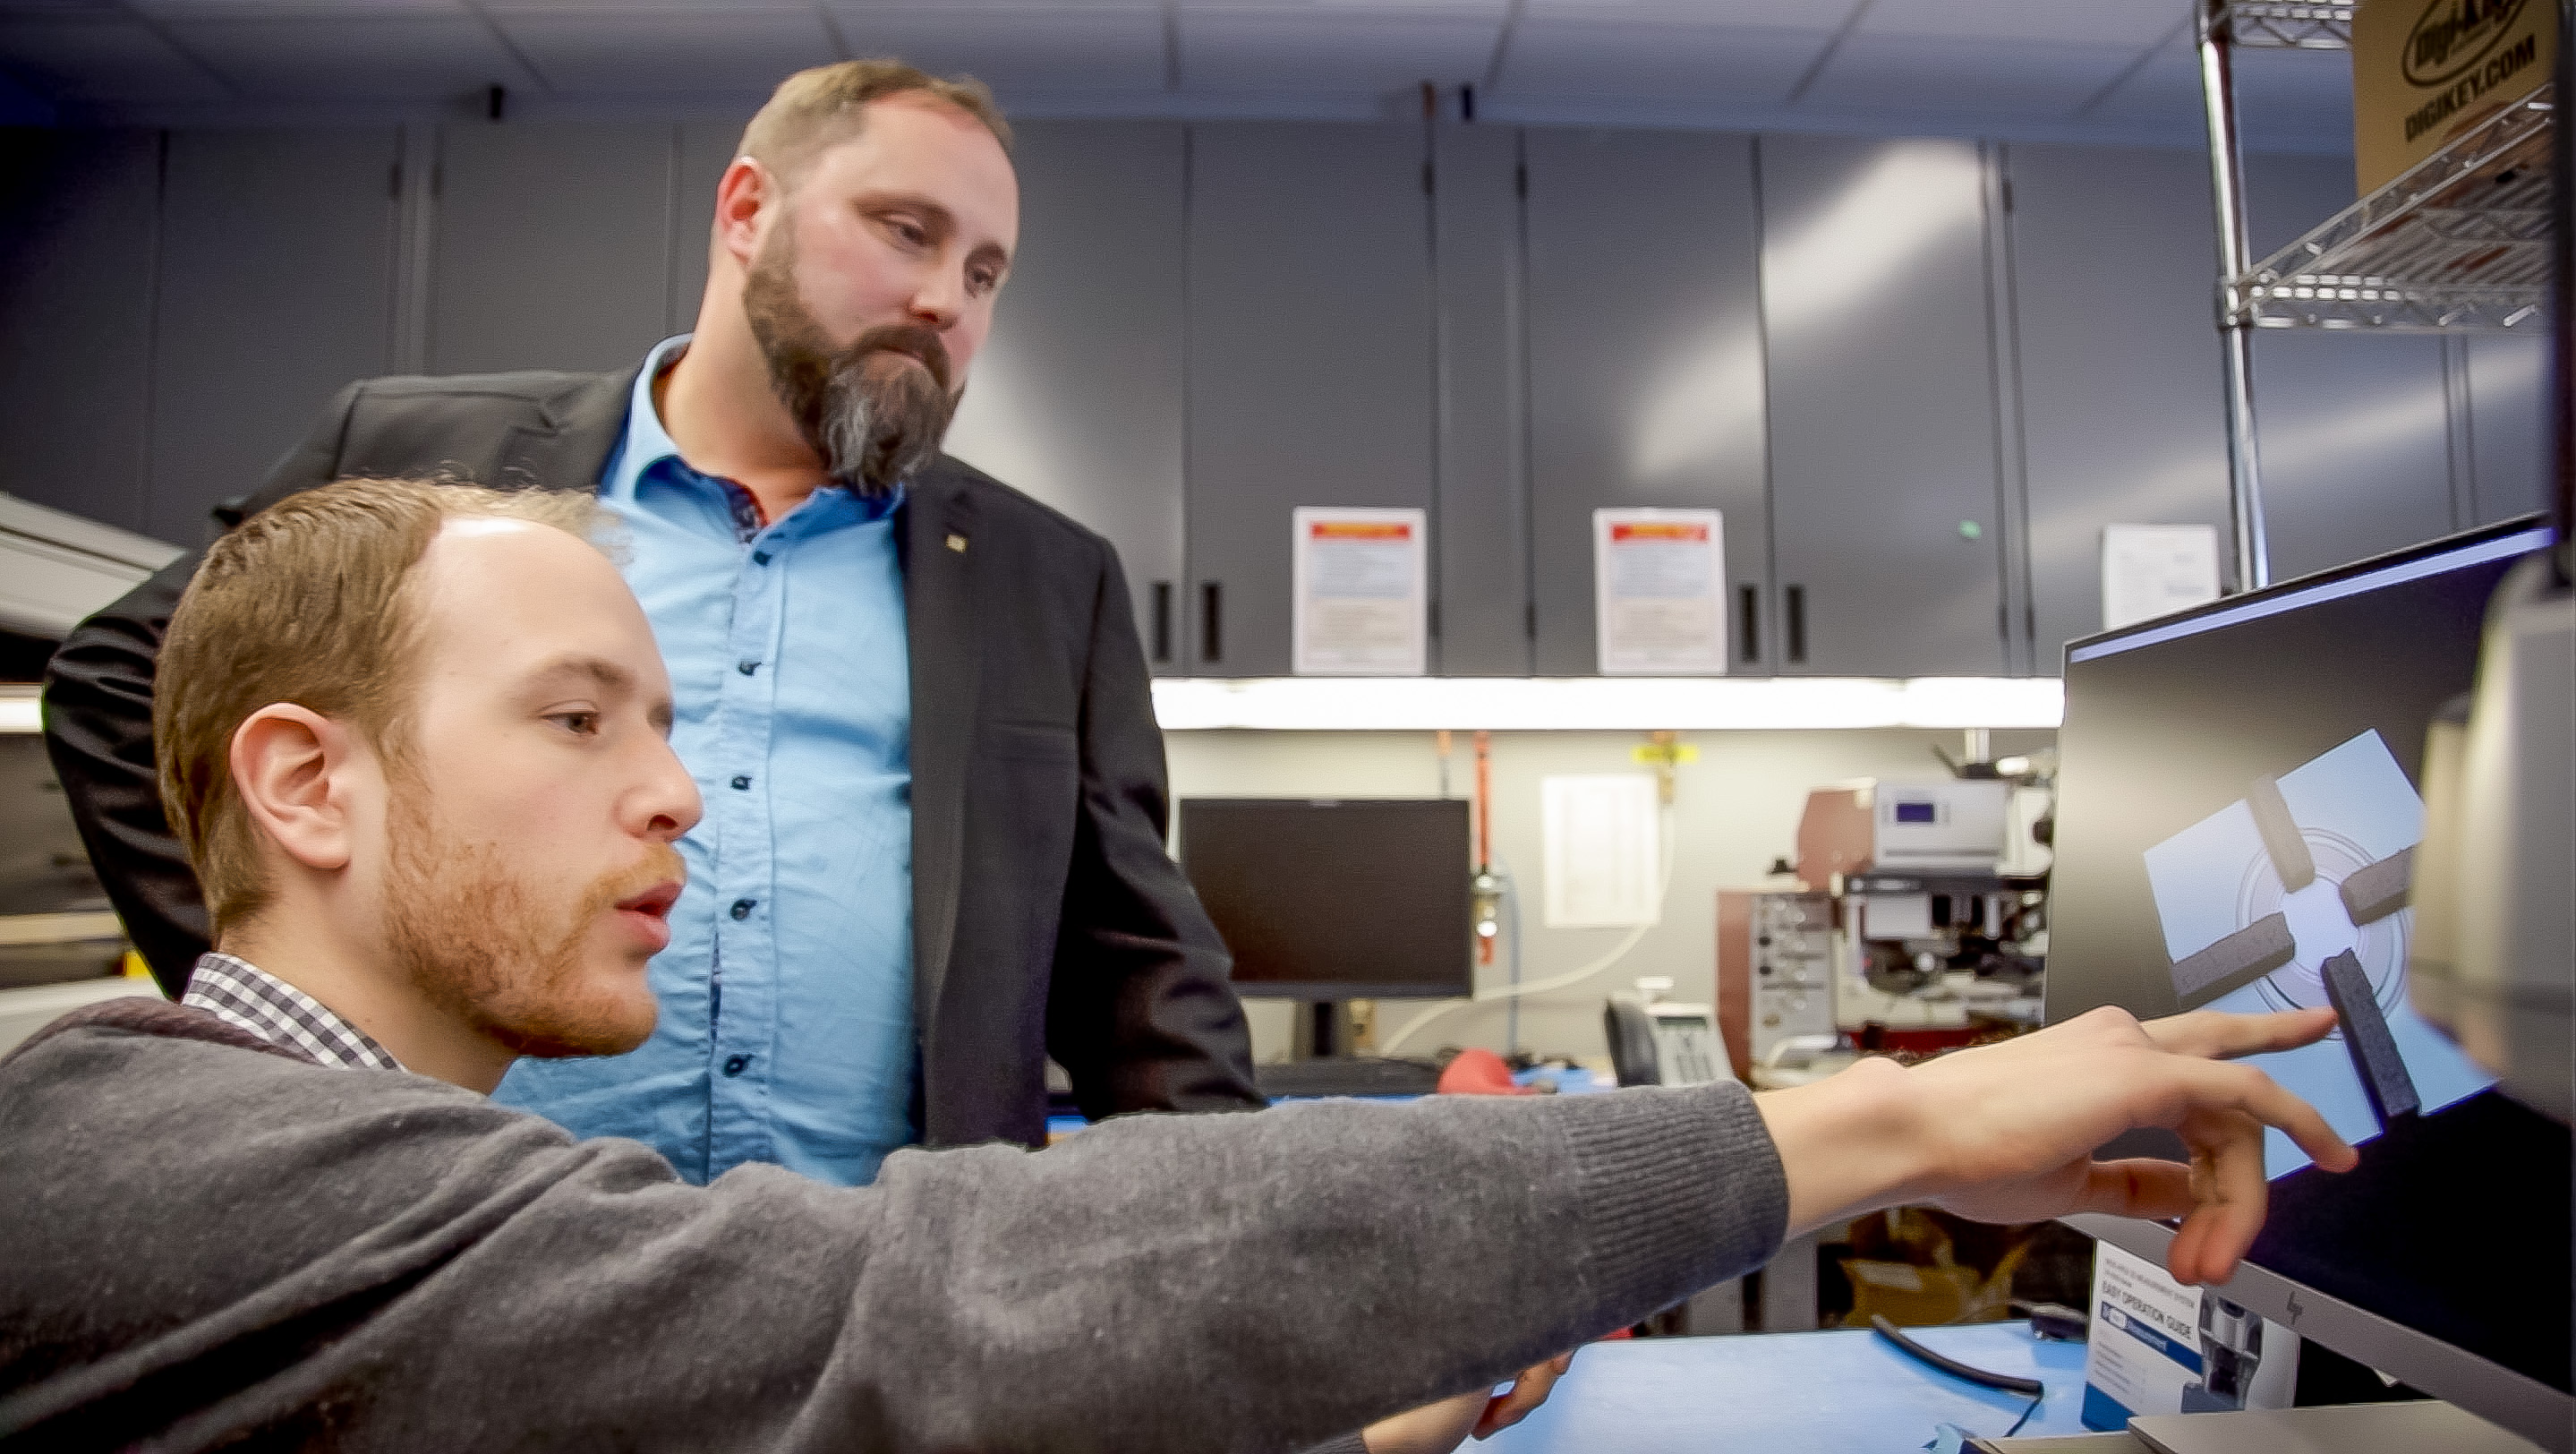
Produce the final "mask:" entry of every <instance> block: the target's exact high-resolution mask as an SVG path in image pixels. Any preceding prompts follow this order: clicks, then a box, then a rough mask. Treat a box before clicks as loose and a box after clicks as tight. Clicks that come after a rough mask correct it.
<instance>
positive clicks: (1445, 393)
mask: <svg viewBox="0 0 2576 1454" xmlns="http://www.w3.org/2000/svg"><path fill="white" fill-rule="evenodd" d="M1432 148H1433V151H1432V165H1433V168H1434V174H1435V176H1436V177H1437V179H1438V187H1437V189H1436V191H1435V192H1434V194H1433V196H1432V199H1431V221H1432V229H1433V244H1432V258H1433V266H1434V270H1435V273H1436V276H1435V278H1434V280H1433V281H1434V287H1435V289H1436V293H1435V312H1434V314H1433V327H1434V328H1435V329H1436V330H1437V332H1436V333H1435V334H1434V336H1433V340H1432V344H1433V350H1434V357H1435V360H1436V366H1437V368H1438V371H1439V409H1438V430H1439V434H1438V441H1437V442H1438V450H1439V461H1438V489H1437V492H1436V493H1437V498H1438V503H1437V504H1436V505H1435V506H1434V508H1433V511H1432V516H1431V550H1432V559H1433V561H1434V565H1433V582H1432V584H1433V587H1434V592H1435V593H1434V595H1433V597H1432V599H1433V600H1434V601H1435V602H1436V603H1437V605H1438V611H1439V616H1438V624H1439V631H1438V633H1437V634H1436V635H1435V637H1434V638H1433V640H1432V643H1431V648H1432V650H1431V662H1432V669H1433V670H1434V671H1436V672H1440V673H1442V674H1444V675H1448V676H1527V675H1529V672H1530V633H1529V606H1530V573H1529V525H1530V519H1529V428H1528V422H1527V420H1528V415H1527V406H1528V402H1529V363H1528V356H1527V353H1526V348H1527V344H1528V337H1529V335H1528V331H1527V323H1528V318H1529V290H1528V278H1527V275H1526V272H1525V269H1524V267H1523V261H1524V258H1523V249H1522V235H1521V199H1520V195H1519V189H1518V187H1517V186H1516V185H1515V181H1514V178H1515V174H1516V173H1517V172H1518V170H1519V168H1520V148H1521V132H1520V130H1519V128H1517V127H1508V126H1448V125H1444V126H1442V127H1440V128H1439V129H1438V130H1437V131H1436V132H1435V133H1434V134H1433V137H1432Z"/></svg>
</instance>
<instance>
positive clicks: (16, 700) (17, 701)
mask: <svg viewBox="0 0 2576 1454" xmlns="http://www.w3.org/2000/svg"><path fill="white" fill-rule="evenodd" d="M44 730H45V723H44V718H43V715H42V714H41V712H40V711H39V710H38V708H37V705H36V689H35V688H34V687H0V732H42V731H44Z"/></svg>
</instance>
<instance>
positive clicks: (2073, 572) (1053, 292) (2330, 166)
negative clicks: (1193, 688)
mask: <svg viewBox="0 0 2576 1454" xmlns="http://www.w3.org/2000/svg"><path fill="white" fill-rule="evenodd" d="M737 129H738V127H737V123H736V122H735V121H733V120H732V119H729V118H722V117H715V118H701V119H693V120H685V121H636V122H621V123H578V124H576V123H553V122H543V123H521V122H511V123H505V124H500V125H490V124H482V123H465V124H458V125H449V126H441V127H426V126H411V127H405V128H400V129H395V128H377V129H363V128H350V129H345V130H327V129H308V130H300V131H243V130H229V131H226V130H200V131H177V132H104V133H83V132H48V131H11V132H0V416H5V418H6V420H7V434H8V442H9V446H10V447H9V449H8V450H7V451H6V452H5V453H0V490H6V491H7V492H9V493H12V494H17V495H22V496H25V497H27V498H30V499H34V500H37V501H40V502H42V503H45V504H49V505H54V506H57V507H59V508H63V509H68V510H71V511H74V512H75V513H79V514H83V515H87V516H91V517H93V518H96V519H99V520H102V521H105V522H107V523H110V524H115V525H121V526H125V527H127V528H130V529H136V530H141V531H144V532H146V533H149V534H153V535H157V536H160V537H162V538H165V539H170V540H174V541H178V542H181V543H193V542H194V541H195V540H197V539H198V538H200V536H201V534H202V531H203V529H204V523H203V522H204V519H205V512H206V509H207V507H208V506H209V505H211V504H213V503H214V502H216V501H218V500H221V499H224V498H227V497H230V496H233V495H237V494H240V493H242V492H243V491H245V490H248V489H250V488H252V487H253V486H254V485H255V484H256V483H257V481H258V479H259V478H260V476H261V475H262V474H263V472H264V471H265V470H266V469H267V468H268V467H269V465H270V463H271V462H272V461H273V460H274V459H275V458H276V457H277V456H278V454H279V453H280V452H281V451H283V450H284V449H286V448H287V447H288V446H290V445H291V444H292V443H293V442H294V441H295V440H296V438H297V437H298V436H299V435H300V434H301V432H302V431H303V430H304V429H305V428H306V427H308V424H309V421H311V420H312V419H313V418H314V417H315V416H316V414H317V412H318V411H319V410H320V409H321V408H322V406H323V405H324V404H325V403H326V402H327V401H328V399H329V397H330V395H331V393H332V392H333V390H334V389H335V388H336V387H338V386H339V385H340V384H341V383H343V382H345V381H346V380H348V379H351V378H355V377H362V376H366V375H370V374H376V373H385V372H420V371H428V372H449V371H462V370H476V369H495V368H531V367H544V368H586V369H599V368H616V367H620V366H625V365H628V364H631V363H632V362H633V361H634V360H635V359H636V358H638V357H639V356H640V355H641V353H642V352H643V350H644V348H645V347H646V346H647V345H648V344H650V343H651V342H652V341H653V340H654V339H656V338H658V337H661V336H663V335H664V334H665V333H666V332H669V331H674V330H678V329H682V328H685V327H687V326H688V325H689V321H690V319H691V318H692V317H693V316H694V312H695V305H696V298H697V294H698V291H699V289H700V288H701V286H702V285H703V280H704V277H705V267H706V248H707V217H708V213H709V211H710V206H711V202H712V198H713V191H714V185H715V181H716V177H717V175H718V174H719V173H720V172H721V171H722V169H723V166H724V163H725V162H726V160H727V159H728V158H729V156H730V154H731V150H732V143H733V140H734V137H735V135H736V133H737ZM1022 138H1023V140H1022V144H1021V153H1020V165H1021V171H1022V173H1023V178H1024V188H1025V192H1026V228H1025V235H1024V238H1023V243H1024V247H1023V266H1022V268H1021V271H1020V274H1019V276H1018V277H1017V278H1016V279H1015V281H1014V283H1013V285H1012V287H1011V288H1010V289H1009V290H1006V292H1005V294H1004V297H1003V301H1002V305H1001V315H1000V321H999V324H998V326H997V329H996V332H995V335H994V339H993V342H992V343H991V345H990V347H989V349H988V352H987V354H986V356H985V358H984V360H983V361H982V363H981V365H980V366H979V367H978V369H977V370H976V373H975V377H974V386H973V388H972V389H970V391H969V394H968V402H967V404H966V407H965V409H964V411H963V412H962V414H961V417H960V419H959V422H958V425H957V428H956V430H955V433H954V434H953V436H952V440H951V443H952V447H953V448H954V449H955V451H956V452H957V453H958V454H959V455H960V456H962V457H963V458H965V459H967V460H968V461H970V462H973V463H977V464H980V465H983V466H985V467H987V468H990V469H992V470H993V471H994V472H995V473H997V474H999V475H1001V476H1002V477H1003V478H1005V479H1008V480H1010V481H1012V482H1013V483H1015V484H1017V485H1019V486H1021V487H1022V488H1024V489H1027V490H1028V491H1029V492H1030V493H1032V494H1034V495H1036V496H1038V497H1039V498H1040V499H1043V500H1045V501H1047V502H1048V503H1050V504H1053V505H1055V506H1057V507H1058V508H1060V509H1063V510H1065V511H1067V512H1068V513H1069V514H1071V515H1073V516H1074V517H1075V518H1077V519H1080V520H1083V521H1085V522H1086V523H1088V524H1090V525H1091V526H1093V528H1095V529H1098V530H1100V531H1101V532H1102V533H1103V534H1105V535H1107V536H1108V537H1109V538H1110V539H1111V540H1112V541H1113V542H1114V543H1115V544H1116V545H1117V546H1118V547H1119V550H1120V552H1121V555H1122V557H1123V558H1124V559H1125V560H1126V562H1127V564H1128V568H1129V571H1128V573H1129V576H1130V584H1131V587H1132V589H1133V592H1134V601H1135V604H1136V607H1137V612H1138V618H1139V623H1140V626H1141V627H1142V628H1143V630H1142V634H1143V635H1144V636H1145V638H1146V641H1147V645H1148V649H1149V650H1151V649H1152V648H1153V646H1154V645H1155V644H1156V632H1155V626H1156V624H1157V621H1158V619H1159V620H1160V622H1161V623H1162V624H1163V625H1165V626H1166V627H1167V632H1166V633H1165V634H1166V636H1167V637H1168V646H1169V650H1168V651H1167V652H1166V653H1165V654H1164V656H1163V657H1162V659H1159V660H1158V661H1157V662H1156V668H1157V670H1160V671H1165V672H1181V673H1196V672H1205V673H1223V674H1258V673H1268V672H1277V671H1282V670H1284V669H1285V668H1286V665H1287V646H1288V626H1287V600H1286V595H1287V590H1286V586H1287V554H1288V552H1287V531H1286V528H1285V526H1286V521H1287V513H1288V510H1289V508H1290V507H1291V506H1292V505H1295V504H1300V503H1314V504H1414V505H1423V506H1425V507H1427V508H1429V509H1430V510H1431V511H1432V512H1433V521H1434V539H1433V547H1434V557H1433V559H1434V570H1435V573H1436V579H1435V581H1434V590H1433V599H1434V602H1435V605H1436V607H1437V617H1436V619H1435V622H1434V657H1433V660H1434V663H1435V666H1436V668H1437V669H1439V670H1443V671H1447V672H1450V673H1455V674H1517V673H1523V672H1529V671H1533V670H1535V671H1538V672H1541V673H1546V674H1579V673H1583V672H1586V671H1588V670H1590V667H1591V652H1592V642H1591V637H1592V622H1591V611H1592V591H1591V584H1590V559H1589V549H1588V522H1589V515H1590V512H1591V511H1592V510H1593V509H1595V508H1599V507H1602V506H1608V505H1641V504H1673V505H1685V504H1707V505H1714V506H1717V507H1718V508H1721V509H1723V510H1724V511H1725V512H1726V517H1727V525H1728V532H1727V533H1728V556H1729V569H1730V577H1731V580H1732V582H1733V583H1734V584H1735V585H1737V586H1738V587H1740V588H1746V589H1749V591H1750V593H1751V594H1750V597H1749V599H1745V598H1739V599H1738V600H1734V601H1730V606H1734V607H1739V608H1740V607H1741V606H1743V605H1748V604H1749V605H1750V606H1752V607H1753V611H1752V616H1753V619H1754V622H1755V626H1756V629H1755V630H1754V631H1753V632H1752V634H1751V638H1750V639H1749V640H1745V639H1743V638H1742V634H1741V633H1740V632H1739V633H1738V635H1739V640H1738V642H1737V644H1736V652H1735V655H1736V658H1737V659H1736V661H1735V663H1734V665H1735V669H1736V670H1738V671H1743V672H1749V673H1757V674H1767V673H1770V672H1773V671H1790V672H1808V673H1830V674H1841V673H1866V674H1890V675H1912V674H1924V673H1936V672H1996V671H2008V672H2027V671H2032V670H2037V671H2041V672H2048V671H2053V670H2054V669H2055V666H2056V662H2057V659H2058V654H2059V651H2060V648H2061V647H2062V644H2063V643H2064V641H2065V640H2067V639H2068V638H2069V637H2071V636H2077V635H2082V634H2085V633H2087V632H2089V631H2091V630H2093V629H2096V627H2097V626H2098V624H2099V605H2098V597H2099V585H2098V579H2097V571H2098V563H2097V562H2098V552H2099V538H2100V530H2101V527H2102V526H2103V525H2105V524H2109V523H2113V522H2120V521H2135V522H2142V523H2155V522H2180V521H2206V522H2209V523H2213V524H2218V523H2221V522H2223V521H2224V520H2225V518H2226V499H2225V491H2226V478H2225V469H2224V463H2223V451H2222V433H2221V431H2222V415H2221V412H2220V407H2221V406H2220V391H2219V378H2220V376H2219V363H2218V359H2219V354H2218V344H2217V339H2216V335H2215V332H2214V330H2213V329H2212V328H2211V326H2210V322H2209V319H2210V297H2211V278H2210V276H2209V274H2210V270H2211V267H2212V259H2213V256H2214V244H2213V242H2212V240H2211V230H2210V221H2209V208H2208V201H2207V197H2206V189H2205V186H2204V184H2202V183H2201V182H2200V181H2199V179H2198V178H2199V169H2200V165H2201V164H2200V161H2199V159H2198V157H2197V156H2196V155H2195V154H2193V153H2188V152H2159V151H2142V150H2123V149H2116V148H2079V147H2051V146H2039V145H2022V144H2015V145H2012V146H2009V147H2006V146H2002V145H1999V144H1984V145H1980V144H1977V143H1972V142H1963V141H1885V140H1862V139H1849V138H1820V137H1799V136H1788V137H1758V138H1757V137H1748V136H1741V135H1728V134H1724V133H1714V132H1697V133H1683V132H1654V131H1638V130H1575V129H1544V128H1527V129H1522V128H1510V127H1482V128H1479V127H1457V126H1452V125H1445V124H1444V125H1443V126H1441V127H1438V128H1432V129H1425V128H1422V127H1418V126H1363V125H1340V124H1326V123H1186V124H1185V123H1180V122H1033V123H1030V124H1029V125H1027V126H1025V127H1023V128H1022ZM1426 163H1436V167H1434V166H1428V165H1426ZM1435 179H1436V185H1432V186H1430V187H1428V188H1427V189H1426V185H1425V184H1426V183H1431V182H1434V181H1435ZM2250 195H2251V197H2252V199H2253V203H2254V209H2255V211H2254V227H2255V232H2256V239H2255V240H2256V244H2257V247H2258V248H2260V247H2263V246H2267V245H2270V244H2274V243H2277V242H2279V241H2282V240H2285V239H2286V238H2287V237H2288V236H2290V235H2292V234H2293V233H2294V232H2295V231H2296V230H2298V229H2300V228H2303V227H2305V226H2306V225H2309V224H2311V223H2313V222H2315V221H2317V220H2321V219H2322V218H2323V217H2324V216H2325V215H2327V214H2328V213H2329V212H2331V211H2333V210H2334V209H2335V208H2336V207H2338V206H2339V205H2341V204H2342V202H2344V201H2346V200H2348V199H2349V196H2350V175H2349V167H2348V164H2346V163H2345V162H2343V161H2342V160H2340V159H2337V158H2258V159H2257V161H2256V164H2255V166H2254V168H2253V185H2252V187H2251V189H2250ZM2257 352H2258V357H2257V363H2258V379H2257V383H2258V390H2259V394H2258V398H2259V408H2260V423H2261V429H2262V438H2263V450H2264V455H2263V461H2264V469H2265V483H2266V490H2267V500H2268V504H2269V521H2270V526H2271V536H2272V548H2273V565H2274V574H2275V576H2276V577H2287V576H2290V575H2294V574H2298V573H2301V572H2304V571H2309V570H2314V569H2318V568H2320V567H2323V566H2327V565H2332V564H2337V563H2340V562H2343V561H2348V560H2352V559H2355V558H2358V557H2360V556H2364V555H2368V554H2372V553H2375V552H2378V551H2382V550H2386V549H2390V548H2393V547H2396V546H2400V545H2405V544H2408V543H2411V542H2414V541H2418V540H2422V539H2426V538H2430V537H2432V536H2435V535H2439V534H2442V533H2445V532H2447V531H2450V530H2452V529H2456V528H2460V527H2464V526H2467V525H2470V524H2474V523H2478V522H2480V521H2485V520H2491V519H2495V518H2500V517H2502V516H2504V515H2508V514H2512V513H2515V512H2517V511H2519V510H2521V509H2526V508H2530V507H2532V506H2535V505H2537V504H2538V502H2539V500H2540V498H2541V457H2542V450H2541V445H2540V438H2541V425H2542V417H2543V416H2542V410H2541V386H2542V380H2541V371H2540V368H2539V359H2540V344H2539V342H2538V340H2535V339H2520V338H2479V339H2457V338H2455V339H2438V338H2422V337H2415V338H2408V337H2373V336H2359V335H2352V334H2335V335H2323V334H2279V333H2271V334H2265V335H2264V336H2262V337H2261V338H2260V339H2259V340H2258V351H2257ZM1212 585H1213V586H1216V587H1218V588H1219V589H1221V591H1222V593H1223V599H1224V613H1225V618H1226V619H1225V621H1224V628H1225V629H1224V637H1225V643H1224V645H1225V649H1224V650H1223V652H1222V653H1221V654H1220V655H1219V656H1218V658H1217V659H1214V660H1209V659H1206V653H1205V651H1204V650H1203V647H1204V645H1205V639H1204V631H1203V630H1202V628H1203V627H1204V625H1205V624H1206V623H1205V621H1204V619H1203V607H1204V603H1205V601H1206V588H1207V587H1209V586H1212ZM1792 587H1794V588H1796V592H1797V600H1798V603H1799V604H1800V605H1802V606H1803V608H1804V610H1803V616H1804V621H1803V625H1804V627H1805V631H1804V635H1805V637H1806V640H1805V645H1806V647H1807V651H1806V660H1804V661H1787V660H1785V659H1784V658H1785V656H1786V655H1787V652H1786V651H1785V648H1786V647H1787V646H1789V645H1790V644H1791V643H1790V642H1789V641H1788V640H1787V639H1786V637H1787V633H1786V632H1785V631H1784V630H1783V624H1784V623H1783V618H1784V616H1785V615H1786V614H1787V611H1786V608H1787V607H1788V606H1789V604H1790V588H1792ZM1158 588H1159V589H1158ZM1158 603H1159V607H1160V609H1159V612H1158Z"/></svg>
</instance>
